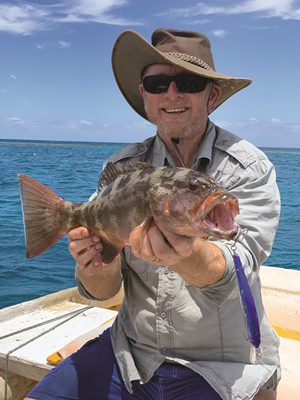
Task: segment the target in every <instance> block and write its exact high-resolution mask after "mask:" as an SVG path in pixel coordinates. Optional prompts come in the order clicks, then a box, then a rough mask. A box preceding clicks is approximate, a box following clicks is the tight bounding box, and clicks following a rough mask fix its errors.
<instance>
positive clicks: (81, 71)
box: [0, 0, 300, 147]
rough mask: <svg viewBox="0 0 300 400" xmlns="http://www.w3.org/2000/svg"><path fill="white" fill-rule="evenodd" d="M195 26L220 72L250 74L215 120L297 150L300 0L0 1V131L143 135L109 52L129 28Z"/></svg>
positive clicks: (42, 135)
mask: <svg viewBox="0 0 300 400" xmlns="http://www.w3.org/2000/svg"><path fill="white" fill-rule="evenodd" d="M157 27H172V28H178V29H188V30H195V31H200V32H203V33H204V34H206V35H207V36H208V37H209V38H210V39H211V42H212V49H213V54H214V59H215V64H216V69H217V71H218V72H221V73H226V74H229V75H236V76H243V77H249V78H251V79H253V84H252V85H251V86H250V87H248V88H247V89H245V90H243V91H242V92H239V93H238V94H236V95H235V96H233V97H232V98H230V99H229V100H228V101H227V102H226V103H224V104H223V105H222V106H221V107H220V108H219V109H218V110H216V111H215V112H214V113H213V114H212V116H211V118H212V120H213V121H214V122H216V123H218V124H219V125H221V126H223V127H225V128H226V129H228V130H230V131H232V132H234V133H236V134H238V135H240V136H242V137H244V138H246V139H248V140H250V141H251V142H253V143H254V144H256V145H258V146H269V147H272V146H278V147H300V113H299V108H300V101H299V93H300V45H299V38H300V1H299V0H297V1H292V0H238V1H233V0H211V1H200V2H197V0H184V1H178V0H172V1H170V0H167V1H149V0H145V1H144V0H57V1H55V0H54V1H50V0H40V1H30V2H29V1H28V2H27V1H0V48H1V61H0V138H2V139H8V138H9V139H45V140H79V141H100V142H101V141H110V142H132V141H140V140H143V139H145V138H146V137H148V136H151V135H152V134H153V133H155V127H154V126H153V125H151V124H150V123H148V122H147V121H146V120H144V119H143V118H141V117H139V116H138V115H137V114H135V112H134V111H133V110H132V109H131V108H130V107H129V105H128V104H127V102H126V101H125V100H124V99H123V97H122V95H121V93H120V92H119V89H118V88H117V85H116V83H115V81H114V78H113V74H112V70H111V60H110V57H111V49H112V46H113V44H114V42H115V40H116V38H117V36H118V35H119V34H120V33H121V32H122V31H123V30H125V29H134V30H136V31H138V32H139V33H140V34H142V35H143V36H144V37H146V38H147V39H150V36H151V33H152V31H153V30H154V29H155V28H157Z"/></svg>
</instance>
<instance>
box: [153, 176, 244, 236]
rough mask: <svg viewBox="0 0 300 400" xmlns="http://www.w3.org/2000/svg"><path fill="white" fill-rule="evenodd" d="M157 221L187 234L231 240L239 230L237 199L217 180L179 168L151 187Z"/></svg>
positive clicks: (168, 227)
mask: <svg viewBox="0 0 300 400" xmlns="http://www.w3.org/2000/svg"><path fill="white" fill-rule="evenodd" d="M148 195H149V198H150V206H151V211H152V215H153V218H154V220H156V221H159V223H160V224H162V225H163V226H165V227H166V228H167V229H169V230H171V231H173V232H175V233H178V234H181V235H185V236H200V237H215V238H219V239H231V238H232V237H233V236H234V235H235V234H236V232H237V228H238V225H237V224H236V222H235V217H236V216H237V215H238V214H239V204H238V200H237V199H236V198H235V197H234V196H233V195H232V194H231V193H229V192H228V191H227V190H226V189H224V188H222V187H221V186H220V185H219V184H218V183H217V182H216V181H215V180H213V179H211V178H209V177H207V176H205V175H202V174H200V173H198V172H197V171H192V170H184V169H182V170H180V169H179V171H178V173H177V174H175V175H174V177H173V179H170V180H169V181H162V182H157V183H156V184H155V185H153V186H152V187H151V188H150V190H149V193H148Z"/></svg>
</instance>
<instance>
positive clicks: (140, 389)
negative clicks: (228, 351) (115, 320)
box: [27, 330, 222, 400]
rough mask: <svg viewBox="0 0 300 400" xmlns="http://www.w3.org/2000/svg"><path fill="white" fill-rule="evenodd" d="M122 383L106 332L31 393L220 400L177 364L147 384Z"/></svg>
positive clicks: (43, 399)
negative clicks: (128, 385) (131, 389)
mask: <svg viewBox="0 0 300 400" xmlns="http://www.w3.org/2000/svg"><path fill="white" fill-rule="evenodd" d="M132 386H133V394H131V393H129V392H128V391H127V389H126V387H125V385H124V382H123V380H122V377H121V374H120V370H119V367H118V365H117V362H116V359H115V356H114V353H113V349H112V345H111V341H110V331H109V330H106V331H105V332H104V333H103V334H102V335H100V336H99V337H98V338H96V339H94V340H91V341H90V342H88V343H87V344H85V345H84V346H83V347H82V348H81V349H80V350H79V351H78V352H76V353H74V354H72V355H71V356H70V357H68V358H66V359H65V360H64V361H63V362H62V363H61V364H59V365H58V366H57V367H56V368H54V369H52V370H51V371H50V372H49V373H48V374H47V375H46V376H45V378H44V379H43V380H42V381H41V382H40V383H39V384H38V385H37V386H36V387H35V388H34V389H33V390H32V391H31V392H30V393H28V394H27V396H28V397H30V398H33V399H36V400H181V399H182V400H196V399H197V400H222V399H221V397H220V396H219V395H218V394H217V393H216V392H215V391H214V389H212V387H211V386H210V385H209V384H208V383H207V381H206V380H205V379H204V378H202V377H201V376H200V375H198V374H197V373H195V372H194V371H192V370H190V369H189V368H186V367H183V366H181V365H178V364H169V363H164V364H162V365H161V366H160V367H159V368H158V369H157V370H156V371H155V373H154V375H153V377H152V378H151V379H150V381H149V382H147V383H145V384H141V383H140V382H139V381H133V382H132Z"/></svg>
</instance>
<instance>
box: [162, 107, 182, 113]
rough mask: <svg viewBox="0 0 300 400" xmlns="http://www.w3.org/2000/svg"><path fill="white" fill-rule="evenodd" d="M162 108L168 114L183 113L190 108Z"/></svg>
mask: <svg viewBox="0 0 300 400" xmlns="http://www.w3.org/2000/svg"><path fill="white" fill-rule="evenodd" d="M162 110H163V111H164V112H165V113H167V114H182V113H184V112H185V111H187V110H188V107H177V108H163V109H162Z"/></svg>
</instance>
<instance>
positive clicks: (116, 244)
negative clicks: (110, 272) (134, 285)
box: [18, 162, 239, 263]
mask: <svg viewBox="0 0 300 400" xmlns="http://www.w3.org/2000/svg"><path fill="white" fill-rule="evenodd" d="M18 178H19V184H20V194H21V200H22V209H23V219H24V230H25V241H26V256H27V257H28V258H31V257H34V256H37V255H38V254H40V253H42V252H43V251H45V250H46V249H47V248H49V247H50V246H52V245H53V244H54V243H55V242H56V241H58V240H59V239H60V238H61V237H62V236H63V235H64V234H66V233H67V232H68V231H69V230H70V229H73V228H76V227H79V226H85V227H87V228H88V229H89V230H90V232H91V233H93V234H95V235H97V236H99V237H100V238H101V240H102V242H103V250H102V252H101V257H102V259H103V261H104V262H105V263H109V262H111V261H112V260H113V259H114V258H115V257H116V255H117V254H119V252H120V251H121V250H122V248H123V247H124V246H125V245H126V244H127V243H128V239H129V236H130V233H131V232H132V231H133V229H134V228H135V227H137V226H138V225H140V224H142V223H144V222H145V221H151V220H152V221H159V222H160V223H161V224H162V225H163V226H164V227H166V228H168V229H169V230H171V231H173V232H175V233H178V234H181V235H186V236H202V237H203V236H206V237H208V236H211V237H216V238H225V239H231V238H232V237H233V236H234V235H235V233H236V231H237V225H236V223H235V217H236V215H237V214H238V213H239V206H238V201H237V199H236V198H235V197H234V196H233V195H232V194H230V193H229V192H228V191H227V190H225V189H224V188H222V187H220V186H219V185H218V183H217V182H216V181H214V180H213V179H211V178H209V177H206V176H204V175H202V174H200V173H199V172H197V171H193V170H190V169H187V168H179V167H176V168H175V167H169V166H160V167H154V166H152V165H151V164H148V163H142V162H135V163H132V162H125V163H118V164H113V163H111V162H109V163H107V165H106V168H105V169H104V171H103V174H102V176H101V178H100V180H99V182H100V185H99V193H98V194H97V196H96V197H95V198H94V199H93V200H92V201H89V202H85V203H72V202H69V201H66V200H63V199H62V198H61V197H59V196H58V195H57V194H55V193H54V192H53V191H52V190H50V189H49V188H48V187H46V186H44V185H43V184H41V183H40V182H38V181H37V180H35V179H33V178H31V177H28V176H25V175H22V174H19V175H18Z"/></svg>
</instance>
